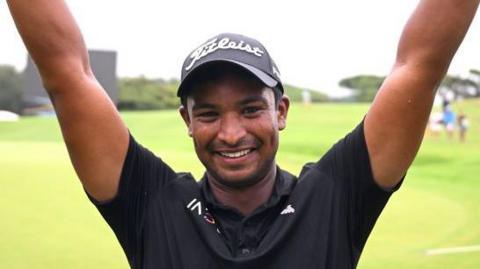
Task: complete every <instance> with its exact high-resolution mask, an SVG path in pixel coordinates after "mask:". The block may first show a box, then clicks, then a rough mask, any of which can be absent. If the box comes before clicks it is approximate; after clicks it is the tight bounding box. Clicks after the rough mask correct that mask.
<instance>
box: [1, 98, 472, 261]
mask: <svg viewBox="0 0 480 269" xmlns="http://www.w3.org/2000/svg"><path fill="white" fill-rule="evenodd" d="M367 109H368V106H367V105H363V104H320V105H312V106H302V105H299V104H294V105H293V106H292V108H291V111H290V113H289V120H288V124H287V129H286V130H285V131H283V132H282V134H281V138H280V139H281V142H280V144H281V146H280V150H279V153H278V162H279V164H280V166H281V167H282V168H284V169H286V170H289V171H291V172H293V173H296V174H298V172H299V171H300V169H301V167H302V166H303V164H304V163H305V162H308V161H315V160H317V159H319V158H320V157H321V156H322V155H323V153H324V152H325V151H326V150H328V149H329V147H330V146H331V145H332V144H333V143H334V142H336V141H337V140H338V139H340V138H341V137H343V136H344V135H345V134H346V133H347V132H348V131H350V130H351V129H353V128H354V126H355V125H356V124H357V123H358V122H359V121H360V120H361V119H362V117H363V115H364V114H365V112H366V111H367ZM454 109H456V111H459V110H460V109H462V110H463V111H464V112H465V113H466V115H467V116H468V117H469V120H470V123H471V129H470V130H469V133H468V136H467V143H463V144H462V143H460V142H459V141H458V138H457V137H455V139H453V140H449V139H447V138H446V136H445V134H441V135H440V136H439V137H433V136H431V135H430V134H428V133H427V134H426V138H425V142H424V144H423V145H422V148H421V149H420V152H419V155H418V157H417V159H416V160H415V162H414V165H413V167H412V168H411V169H410V170H409V172H408V175H407V177H406V180H405V182H404V184H403V186H402V187H401V189H400V190H399V191H398V192H397V193H395V194H394V195H393V196H392V198H391V200H390V203H389V204H388V205H387V207H386V208H385V210H384V212H383V213H382V215H381V217H380V219H379V220H378V222H377V225H376V227H375V229H374V231H373V233H372V235H371V237H370V239H369V241H368V243H367V246H366V247H365V250H364V252H363V255H362V257H361V260H360V264H359V268H364V269H366V268H389V269H396V268H408V269H411V268H423V269H429V268H432V269H433V268H469V269H470V268H471V269H473V268H480V252H465V253H458V254H444V255H433V256H430V255H426V252H427V250H430V249H438V248H451V247H459V246H473V245H480V100H471V101H464V102H461V103H457V104H455V105H454ZM122 117H123V118H124V120H125V121H126V123H127V125H128V126H129V128H130V131H131V132H132V134H133V135H134V136H135V137H136V139H137V140H138V141H139V142H140V143H142V144H143V145H144V146H146V147H148V148H150V149H151V150H152V151H154V152H155V153H156V154H157V155H158V156H161V157H162V158H163V159H164V160H165V161H166V162H167V163H168V164H170V166H172V167H173V168H174V169H175V170H176V171H191V172H193V174H194V175H195V176H196V177H197V178H198V177H200V176H201V175H202V172H203V167H202V166H201V164H200V163H199V162H198V160H197V158H196V155H195V153H194V150H193V148H192V145H191V141H190V139H189V137H188V136H187V131H186V129H185V127H184V125H183V122H182V121H181V119H180V117H179V115H178V112H177V111H161V112H126V113H122ZM384 139H385V140H387V139H388V137H385V138H384ZM0 214H1V215H0V268H8V269H17V268H92V269H93V268H128V264H127V261H126V258H125V257H124V254H123V251H122V249H121V247H120V246H119V244H118V243H117V241H116V239H115V237H114V235H113V232H111V230H110V228H109V227H108V226H107V224H106V223H105V222H104V221H103V219H102V217H101V216H100V214H99V213H98V212H97V211H96V209H95V208H94V206H93V205H92V204H90V202H89V201H88V199H87V197H86V196H85V194H84V192H83V189H82V187H81V184H80V182H79V181H78V180H77V179H76V176H75V173H74V171H73V168H72V166H71V164H70V161H69V159H68V154H67V152H66V149H65V146H64V145H63V143H62V140H61V135H60V130H59V128H58V126H57V122H56V119H55V118H53V117H52V118H22V119H21V120H20V121H18V122H12V123H0ZM185 243H188V242H185Z"/></svg>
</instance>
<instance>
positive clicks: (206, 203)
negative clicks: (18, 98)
mask: <svg viewBox="0 0 480 269" xmlns="http://www.w3.org/2000/svg"><path fill="white" fill-rule="evenodd" d="M8 4H9V7H10V10H11V13H12V15H13V17H14V19H15V22H16V24H17V27H18V30H19V32H20V34H21V35H22V38H23V40H24V42H25V44H26V46H27V48H28V50H29V52H30V54H31V56H32V57H33V59H34V60H35V62H36V64H37V66H38V68H39V70H40V73H41V76H42V79H43V82H44V85H45V87H46V88H47V89H48V93H49V95H50V96H51V99H52V101H53V104H54V107H55V110H56V112H57V115H58V119H59V122H60V126H61V129H62V133H63V136H64V139H65V143H66V145H67V148H68V151H69V154H70V157H71V160H72V163H73V165H74V167H75V170H76V172H77V174H78V177H79V178H80V180H81V181H82V184H83V186H84V188H85V190H86V191H87V193H88V195H89V196H90V198H91V200H92V201H93V202H94V203H95V205H96V206H97V207H98V209H99V210H100V212H101V214H102V215H103V216H104V218H105V219H106V221H107V222H108V223H109V224H110V226H111V227H112V229H113V230H114V232H115V234H116V236H117V238H118V239H119V241H120V243H121V245H122V247H123V249H124V251H125V253H126V255H127V257H128V261H129V263H130V265H131V267H132V268H295V267H296V268H354V267H355V266H356V264H357V262H358V259H359V256H360V253H361V251H362V249H363V246H364V244H365V242H366V240H367V238H368V235H369V233H370V231H371V229H372V228H373V225H374V223H375V221H376V219H377V217H378V215H379V214H380V212H381V210H382V209H383V207H384V205H385V203H386V202H387V200H388V198H389V196H390V194H391V193H392V192H393V191H394V190H396V189H397V188H398V186H399V184H400V182H401V180H402V178H403V177H404V175H405V173H406V171H407V169H408V167H409V166H410V164H411V163H412V161H413V159H414V156H415V154H416V152H417V150H418V148H419V146H420V143H421V140H422V137H423V133H424V130H425V126H426V123H427V120H428V115H429V112H430V110H431V106H432V102H433V98H434V95H435V89H436V87H437V86H438V84H439V82H440V81H441V79H442V78H443V76H444V75H445V73H446V70H447V68H448V66H449V63H450V61H451V59H452V57H453V55H454V54H455V51H456V49H457V48H458V46H459V45H460V43H461V41H462V39H463V37H464V35H465V34H466V31H467V29H468V27H469V24H470V23H471V20H472V19H473V17H474V14H475V12H476V9H477V7H478V4H479V1H478V0H422V1H420V3H419V5H418V7H417V9H416V10H415V12H414V14H413V15H412V17H411V18H410V20H409V21H408V23H407V25H406V27H405V29H404V32H403V34H402V37H401V40H400V44H399V48H398V54H397V59H396V62H395V64H394V66H393V68H392V71H391V73H390V75H389V76H388V77H387V79H386V80H385V82H384V83H383V85H382V86H381V89H380V92H379V94H378V95H377V97H376V98H375V101H374V102H373V104H372V106H371V108H370V110H369V111H368V113H367V115H366V116H365V119H364V120H363V121H362V122H361V123H360V124H359V125H358V126H357V128H355V130H353V131H352V132H351V133H350V134H348V135H347V136H346V137H345V138H344V139H342V140H340V141H339V142H338V143H337V144H336V145H334V146H333V147H332V148H331V149H330V150H329V151H328V153H327V154H325V156H323V157H322V158H321V160H320V161H318V162H317V163H314V164H309V165H306V166H305V167H304V169H303V171H302V172H301V174H300V176H299V178H298V180H296V179H295V176H293V175H291V174H289V173H288V172H285V171H283V170H281V169H280V168H279V167H277V166H276V163H275V154H276V150H277V148H278V135H279V131H280V130H282V129H284V128H285V126H286V119H287V113H288V108H289V101H288V98H287V97H286V96H284V95H283V87H282V84H281V81H280V78H279V76H278V69H277V68H276V65H275V64H274V62H273V60H272V59H271V58H270V56H269V55H268V52H267V50H266V49H265V48H264V47H263V46H262V45H261V44H260V43H259V42H258V41H256V40H254V39H251V38H248V37H244V36H241V35H236V34H221V35H219V36H216V37H214V38H211V39H209V40H208V41H207V42H206V43H204V44H203V45H201V46H200V47H198V48H197V49H196V50H194V51H193V52H192V53H191V54H190V55H189V56H188V57H187V59H186V60H185V63H184V65H183V68H182V83H181V85H180V88H179V91H178V95H179V96H180V97H181V99H182V107H181V108H180V113H181V116H182V118H183V119H184V121H185V123H186V125H187V128H188V132H189V135H190V136H191V137H192V140H193V143H194V146H195V150H196V153H197V155H198V157H199V159H200V161H201V162H202V163H203V164H204V166H205V167H206V173H205V176H204V178H203V179H202V180H201V181H200V183H197V182H196V181H194V180H193V178H192V177H191V175H190V174H184V173H180V174H177V173H175V172H174V171H173V170H172V169H171V168H170V167H168V166H167V165H166V164H165V163H163V162H162V161H161V160H160V159H159V158H157V157H155V156H154V155H153V154H152V153H150V152H149V151H148V150H146V149H144V148H143V147H141V146H140V145H139V144H138V143H137V142H136V141H135V139H134V138H133V137H132V136H130V135H129V132H128V130H127V128H126V127H125V125H124V124H123V122H122V120H121V119H120V116H119V115H118V113H117V111H116V109H115V107H114V106H113V104H112V103H111V102H110V100H109V99H108V97H107V96H106V94H105V93H104V91H103V90H102V89H101V86H100V85H99V84H98V83H97V82H96V80H95V78H94V76H93V75H92V72H91V69H90V66H89V63H88V57H87V53H86V49H85V45H84V42H83V40H82V37H81V34H80V31H79V30H78V28H77V26H76V24H75V22H74V20H73V18H72V16H71V15H70V13H69V11H68V9H67V7H66V5H65V4H64V2H63V1H61V0H8Z"/></svg>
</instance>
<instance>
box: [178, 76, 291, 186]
mask: <svg viewBox="0 0 480 269" xmlns="http://www.w3.org/2000/svg"><path fill="white" fill-rule="evenodd" d="M288 106H289V101H288V99H287V98H286V97H283V98H282V99H281V100H280V101H279V105H278V108H277V107H276V106H275V98H274V94H273V91H272V90H271V89H269V88H265V87H264V86H263V85H261V84H260V83H258V82H257V81H249V80H242V79H240V78H238V77H236V76H234V75H227V76H225V77H223V78H222V79H221V80H219V81H215V82H210V83H206V84H204V85H202V86H201V87H198V88H196V89H195V90H194V92H193V93H192V94H191V96H190V97H189V98H188V100H187V107H186V108H181V109H180V113H181V115H182V117H183V119H184V120H185V122H186V124H187V126H188V131H189V135H190V136H191V137H192V138H193V142H194V146H195V151H196V153H197V155H198V158H199V159H200V161H201V162H202V163H203V165H204V166H205V167H206V169H207V173H208V175H209V178H210V179H211V180H215V181H217V183H220V184H222V185H224V186H227V187H232V188H244V187H248V186H251V185H254V184H255V183H257V182H258V181H260V180H261V179H262V178H264V177H265V176H266V175H267V174H268V173H269V172H272V169H276V168H275V154H276V152H277V149H278V132H279V130H282V129H284V128H285V124H286V116H287V111H288Z"/></svg>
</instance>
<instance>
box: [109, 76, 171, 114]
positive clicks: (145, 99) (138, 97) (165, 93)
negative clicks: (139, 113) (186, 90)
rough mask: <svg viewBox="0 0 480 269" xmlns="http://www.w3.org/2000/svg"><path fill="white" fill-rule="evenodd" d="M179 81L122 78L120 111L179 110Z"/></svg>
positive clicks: (120, 81) (120, 84) (119, 99)
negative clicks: (177, 92) (177, 93)
mask: <svg viewBox="0 0 480 269" xmlns="http://www.w3.org/2000/svg"><path fill="white" fill-rule="evenodd" d="M177 88H178V81H177V80H170V81H165V80H162V79H148V78H145V77H135V78H120V80H119V97H118V109H120V110H154V109H169V108H178V106H179V104H180V102H179V100H178V98H177V95H176V91H177Z"/></svg>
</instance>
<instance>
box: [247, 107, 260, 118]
mask: <svg viewBox="0 0 480 269" xmlns="http://www.w3.org/2000/svg"><path fill="white" fill-rule="evenodd" d="M261 110H262V109H261V108H260V107H257V106H249V107H246V108H244V109H243V114H245V115H247V116H255V115H257V114H258V113H259V112H260V111H261Z"/></svg>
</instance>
